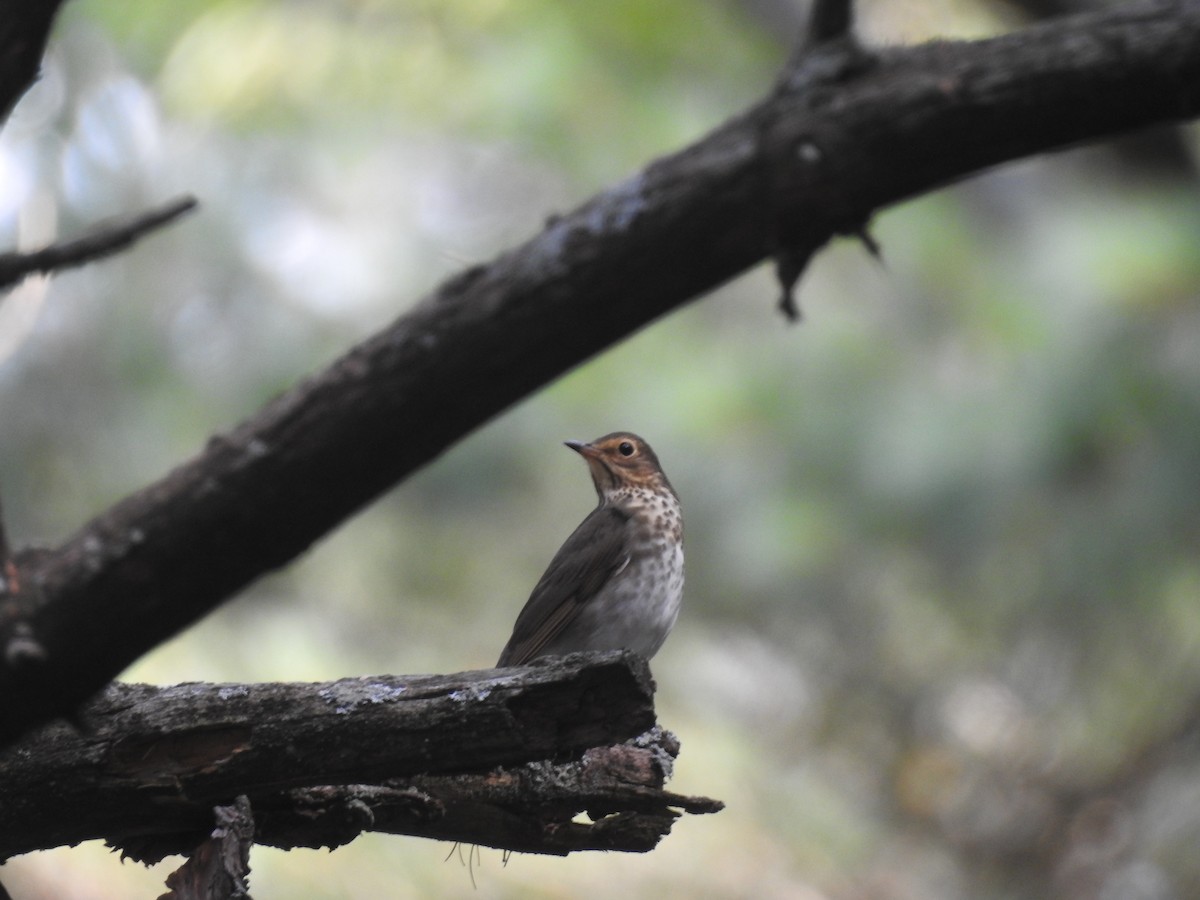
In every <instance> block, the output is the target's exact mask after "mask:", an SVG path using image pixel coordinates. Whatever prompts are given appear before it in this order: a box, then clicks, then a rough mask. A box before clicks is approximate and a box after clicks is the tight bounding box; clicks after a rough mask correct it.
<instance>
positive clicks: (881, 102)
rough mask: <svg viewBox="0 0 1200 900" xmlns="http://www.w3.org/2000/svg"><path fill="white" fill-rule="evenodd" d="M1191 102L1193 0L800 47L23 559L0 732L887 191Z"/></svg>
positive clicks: (1197, 93)
mask: <svg viewBox="0 0 1200 900" xmlns="http://www.w3.org/2000/svg"><path fill="white" fill-rule="evenodd" d="M1197 111H1200V3H1197V2H1195V0H1191V2H1178V0H1176V2H1168V0H1142V2H1134V3H1126V4H1121V5H1119V6H1117V7H1116V8H1113V9H1111V10H1106V11H1101V12H1097V13H1093V14H1088V15H1085V16H1080V17H1076V18H1070V19H1059V20H1056V21H1053V22H1049V23H1045V24H1042V25H1038V26H1035V27H1033V28H1030V29H1027V30H1025V31H1023V32H1020V33H1018V34H1014V35H1010V36H1006V37H1001V38H996V39H992V40H985V41H977V42H944V43H932V44H927V45H923V46H918V47H913V48H906V49H889V50H886V51H877V52H865V51H856V50H855V49H854V48H853V46H852V42H851V41H841V42H833V43H832V44H831V45H818V46H817V48H816V49H815V50H814V52H812V53H810V54H807V55H805V56H802V57H801V58H799V59H798V60H797V61H796V62H795V63H794V64H793V65H792V66H791V67H790V70H789V71H788V72H787V73H785V75H784V77H783V78H781V80H780V83H779V85H778V87H777V89H776V90H774V91H773V92H772V93H771V95H770V96H769V97H767V98H766V99H764V100H763V101H762V102H761V103H759V104H757V105H756V106H754V107H753V108H751V109H749V110H747V111H746V112H744V113H743V114H741V115H739V116H737V117H736V118H734V119H733V120H731V121H730V122H729V123H727V124H726V125H724V126H722V127H721V128H719V129H717V130H716V131H714V132H713V133H712V134H710V135H709V136H708V137H706V138H704V139H703V140H701V141H699V142H697V143H696V144H695V145H693V146H691V147H688V148H686V149H684V150H682V151H680V152H678V153H676V154H674V155H671V156H669V157H665V158H663V159H661V160H659V161H657V162H655V163H653V164H651V165H649V166H648V167H647V168H646V169H645V170H644V171H642V172H640V173H638V174H636V175H634V176H632V177H631V178H629V179H628V180H627V181H625V182H624V183H622V184H619V185H617V186H615V187H614V188H612V189H610V190H608V191H606V192H605V193H603V194H601V195H599V196H597V197H596V198H594V199H592V200H591V201H589V202H588V203H586V204H584V205H583V206H582V207H580V208H579V209H577V210H575V211H574V212H572V213H570V214H568V215H565V216H563V217H560V218H556V219H554V220H552V221H551V222H549V223H548V224H547V226H546V228H545V230H544V231H543V232H542V233H541V234H540V235H538V236H536V237H534V238H533V239H531V240H530V241H529V242H528V243H526V244H524V245H522V246H520V247H517V248H515V249H514V250H512V251H510V252H508V253H505V254H503V255H501V256H500V257H498V258H497V259H495V260H493V261H491V262H489V263H487V264H486V265H480V266H476V267H473V268H471V269H468V270H467V271H465V272H463V273H461V274H459V275H458V276H456V277H454V278H452V279H450V280H449V281H447V282H446V283H445V284H444V285H442V286H441V287H440V288H439V289H438V290H436V291H435V292H434V293H433V294H432V295H431V296H429V297H427V298H426V299H425V300H423V301H422V302H420V303H418V304H417V305H416V307H415V308H414V309H413V310H412V311H411V312H409V313H407V314H406V315H404V316H403V317H401V318H400V319H399V320H397V321H396V322H395V323H394V324H393V325H392V326H390V327H389V328H387V329H386V330H384V331H383V332H381V333H380V334H378V335H376V336H374V337H372V338H370V339H368V340H366V341H364V342H363V343H362V344H360V345H359V346H357V347H354V348H353V349H351V350H350V351H349V352H348V353H347V354H346V355H345V356H344V357H342V358H341V359H340V360H338V361H336V362H335V363H334V364H333V365H332V366H330V367H329V368H328V369H327V370H326V371H324V372H321V373H319V374H317V375H315V376H313V377H312V378H310V379H308V380H306V381H304V382H302V383H301V384H299V385H297V386H296V387H295V388H294V389H293V390H291V391H290V392H288V393H287V394H285V395H284V396H282V397H279V398H278V399H276V400H274V401H273V402H271V403H269V404H268V405H267V406H266V407H265V408H264V409H263V410H262V411H260V412H259V413H258V414H256V415H255V416H254V417H253V418H251V419H250V420H248V421H247V422H245V423H243V424H242V425H240V426H238V427H237V428H234V429H232V430H231V431H229V432H227V433H225V434H220V435H217V436H216V437H214V438H213V439H212V440H211V441H210V442H209V444H208V446H207V447H206V448H205V449H204V450H203V451H201V452H200V453H199V454H198V455H197V456H195V457H194V458H193V459H191V460H188V461H187V462H185V463H183V464H182V465H180V466H179V467H178V468H177V469H175V470H174V471H173V472H171V473H170V474H168V475H167V476H166V477H164V478H163V479H162V480H160V481H158V482H156V483H153V484H151V485H150V486H148V487H146V488H144V489H143V490H141V491H139V492H137V493H135V494H133V495H132V496H130V497H129V498H127V499H126V500H124V501H122V502H121V503H119V504H118V505H116V506H115V507H113V508H112V509H110V510H108V511H107V512H105V513H103V514H102V515H100V516H99V517H98V518H96V519H95V520H93V521H92V522H89V523H87V524H86V525H84V526H83V527H82V528H81V529H80V530H79V531H78V532H77V533H76V534H75V535H74V536H73V537H71V538H70V539H69V540H67V541H66V542H65V543H64V544H63V545H62V546H61V547H59V548H58V549H56V550H55V551H53V552H51V553H50V554H48V555H47V556H46V557H45V558H44V560H43V561H42V562H41V563H40V564H38V565H36V566H34V567H32V568H31V571H30V572H29V573H28V575H29V576H31V577H32V580H33V582H34V585H35V588H36V589H37V590H36V591H34V593H33V599H32V600H31V606H32V607H33V608H32V609H30V610H29V613H28V619H27V620H26V619H22V624H27V625H28V626H29V627H31V629H32V638H33V639H34V640H35V641H36V644H37V646H39V647H40V648H43V649H44V651H45V656H44V658H41V659H39V658H25V659H23V660H22V661H21V664H19V665H15V666H13V665H7V666H4V667H2V668H0V738H3V739H11V738H12V737H13V736H15V735H17V734H19V733H21V732H22V731H23V730H25V729H27V728H29V727H30V726H32V725H35V724H37V723H39V722H43V721H46V720H47V719H49V718H52V717H53V716H55V715H59V714H62V713H63V712H65V711H69V710H70V709H71V708H72V707H73V706H74V705H76V704H78V703H79V702H81V701H82V700H83V699H84V698H86V697H87V696H89V695H90V694H92V693H94V692H95V691H97V690H99V689H100V688H101V687H102V686H103V685H104V684H105V683H106V682H107V681H108V680H109V679H111V678H112V677H114V676H115V675H116V674H117V673H118V672H119V671H120V670H121V669H122V668H124V667H125V666H126V665H128V664H129V663H130V662H132V661H133V660H134V659H136V658H137V657H138V656H139V655H140V654H142V653H144V652H145V651H147V650H148V649H150V648H151V647H153V646H155V645H156V644H157V643H159V642H161V641H163V640H164V639H166V638H167V637H169V636H170V635H172V634H174V633H175V632H177V631H178V630H179V629H181V628H183V627H185V626H186V625H188V624H190V623H191V622H194V621H195V620H196V619H198V618H200V617H201V616H203V615H204V614H205V613H206V612H208V611H209V610H211V609H212V608H214V607H215V606H217V605H218V604H219V603H221V602H222V601H223V600H224V599H225V598H227V597H230V596H231V595H233V594H234V593H236V592H237V591H238V590H239V589H241V588H242V587H244V586H245V585H246V584H248V583H249V582H251V581H253V580H254V579H255V578H257V577H258V576H260V575H262V574H263V573H265V572H267V571H270V570H271V569H274V568H277V567H279V566H281V565H284V564H285V563H287V562H288V561H290V560H292V559H294V558H295V557H296V556H297V555H298V554H300V553H302V552H303V551H304V550H305V549H306V548H307V547H308V546H309V545H310V544H311V543H312V542H313V541H315V540H316V539H317V538H319V537H320V536H321V535H323V534H324V533H326V532H327V531H329V530H330V529H332V528H333V527H335V526H336V525H337V524H338V523H339V522H340V521H342V520H343V519H344V518H346V517H347V516H349V515H350V514H351V513H353V512H354V511H355V510H357V509H359V508H360V507H361V506H363V505H364V504H365V503H367V502H369V501H370V500H371V499H372V498H374V497H376V496H378V495H379V494H380V493H381V492H382V491H385V490H387V489H388V488H390V487H391V486H392V485H394V484H395V483H396V482H397V481H398V480H400V479H402V478H403V477H405V476H406V475H408V474H409V473H411V472H412V471H413V470H414V469H416V468H418V467H420V466H422V465H424V464H425V463H427V462H429V461H430V460H431V459H433V458H434V457H436V456H437V455H438V454H439V453H441V452H442V451H443V450H445V449H446V448H447V447H448V446H449V445H450V444H452V443H453V442H454V441H456V440H458V439H459V438H461V437H462V436H463V435H465V434H467V433H468V432H470V431H471V430H472V429H474V428H476V427H478V426H479V425H480V424H482V423H483V422H485V421H487V420H488V419H489V418H490V417H492V416H494V415H496V414H497V413H499V412H500V411H502V410H503V409H505V408H506V407H507V406H509V405H511V404H512V403H514V402H516V401H517V400H519V399H521V398H522V397H524V396H526V395H527V394H529V393H530V392H532V391H534V390H536V389H537V388H538V387H540V386H542V385H544V384H546V383H547V382H548V381H550V380H551V379H553V378H555V377H556V376H558V375H559V374H561V373H563V372H564V371H566V370H568V369H570V368H571V367H573V366H575V365H578V364H579V363H580V362H581V361H583V360H585V359H587V358H588V357H590V356H592V355H593V354H595V353H597V352H599V351H600V350H603V349H604V348H605V347H608V346H609V345H611V344H613V343H615V342H616V341H619V340H620V339H622V338H623V337H625V336H626V335H628V334H629V333H631V332H633V331H635V330H636V329H638V328H639V327H641V326H643V325H645V324H646V323H648V322H650V321H653V320H654V319H655V318H657V317H658V316H661V315H663V314H664V313H666V312H668V311H670V310H671V309H674V308H675V307H678V306H680V305H682V304H684V303H686V302H688V301H689V300H693V299H695V298H697V297H699V296H700V295H702V294H703V293H704V292H705V291H708V290H711V289H712V288H714V287H716V286H717V285H719V284H721V283H722V282H724V281H727V280H728V279H730V278H732V277H734V276H735V275H737V274H738V273H740V272H743V271H745V270H746V269H747V268H748V267H750V266H752V265H754V264H755V263H757V262H759V261H761V260H763V259H764V258H766V257H768V256H772V255H773V256H775V257H776V258H777V259H778V260H779V263H780V272H781V275H782V276H783V277H784V278H785V280H791V279H792V278H794V277H795V276H797V275H798V274H799V272H800V271H801V270H802V269H803V267H804V264H805V263H806V261H807V260H808V259H809V258H810V257H811V255H812V254H813V253H815V252H816V251H817V250H818V249H819V248H820V247H821V246H823V245H824V243H825V242H826V241H828V240H829V239H830V238H831V237H833V236H834V235H836V234H839V233H861V232H862V230H863V229H864V227H865V225H866V223H867V222H868V220H869V218H870V216H871V215H872V214H873V213H874V212H875V211H876V210H878V209H880V208H881V207H884V206H887V205H888V204H892V203H896V202H898V201H900V200H903V199H905V198H907V197H911V196H913V195H916V194H919V193H922V192H925V191H928V190H931V189H933V188H935V187H938V186H939V185H942V184H945V183H947V182H949V181H952V180H954V179H956V178H961V177H963V176H966V175H969V174H971V173H973V172H977V171H980V170H981V169H984V168H986V167H988V166H992V165H995V164H997V163H1000V162H1004V161H1006V160H1012V159H1017V158H1020V157H1023V156H1028V155H1030V154H1034V153H1039V152H1044V151H1047V150H1050V149H1053V148H1056V147H1061V146H1063V145H1066V144H1070V143H1075V142H1080V141H1087V140H1096V139H1098V138H1101V137H1104V136H1106V135H1111V134H1114V133H1117V132H1123V131H1128V130H1131V129H1135V128H1140V127H1143V126H1146V125H1150V124H1153V123H1156V122H1164V121H1176V120H1181V119H1184V118H1187V117H1191V116H1194V115H1195V114H1196V113H1197ZM25 581H26V582H29V581H30V577H27V578H26V579H25ZM38 591H40V598H39V597H38ZM0 630H2V629H0ZM101 634H102V635H104V639H103V640H97V639H96V637H97V635H101ZM7 637H8V636H7V634H0V647H2V646H6V645H7Z"/></svg>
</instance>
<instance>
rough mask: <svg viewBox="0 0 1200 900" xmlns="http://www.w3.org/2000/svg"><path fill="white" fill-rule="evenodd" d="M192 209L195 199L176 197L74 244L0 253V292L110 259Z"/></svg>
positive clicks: (109, 224) (71, 242)
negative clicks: (28, 279)
mask: <svg viewBox="0 0 1200 900" xmlns="http://www.w3.org/2000/svg"><path fill="white" fill-rule="evenodd" d="M195 206H196V198H195V197H192V196H184V197H178V198H176V199H174V200H172V201H171V202H170V203H167V204H165V205H164V206H161V207H159V208H158V209H152V210H150V211H149V212H144V213H141V214H140V215H136V216H133V217H132V218H128V219H125V220H124V221H118V222H110V223H107V224H105V225H101V226H99V227H97V228H96V230H95V231H93V232H92V233H91V234H86V235H84V236H83V237H80V238H75V239H74V240H69V241H63V242H61V243H58V244H51V245H50V246H48V247H43V248H42V249H41V250H34V251H33V252H31V253H0V289H3V288H7V287H11V286H12V285H14V284H18V283H19V282H20V281H22V280H23V279H24V278H26V277H27V276H29V275H32V274H34V273H35V272H41V273H46V272H55V271H58V270H59V269H66V268H70V267H71V266H81V265H83V264H84V263H88V262H91V261H93V260H96V259H101V258H103V257H105V256H110V255H111V254H113V253H116V252H117V251H118V250H122V249H124V248H125V247H128V246H129V245H130V244H132V243H133V242H134V241H136V240H138V238H140V237H142V236H143V235H145V234H148V233H149V232H151V231H154V230H155V229H157V228H161V227H163V226H164V225H166V224H168V223H169V222H171V221H172V220H174V219H176V218H178V217H179V216H181V215H183V214H184V213H185V212H188V211H189V210H191V209H194V208H195Z"/></svg>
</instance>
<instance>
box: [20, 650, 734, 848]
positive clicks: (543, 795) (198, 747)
mask: <svg viewBox="0 0 1200 900" xmlns="http://www.w3.org/2000/svg"><path fill="white" fill-rule="evenodd" d="M647 731H649V732H650V735H649V736H648V737H647V738H646V739H644V740H642V741H641V742H639V743H635V744H631V745H626V744H622V742H624V741H628V740H630V739H631V738H636V737H637V736H638V735H643V734H644V733H646V732H647ZM613 745H616V746H613ZM676 751H677V745H675V744H674V742H673V741H672V740H671V739H670V738H669V737H668V736H666V735H665V734H664V733H662V732H660V731H658V730H657V729H656V728H655V727H654V707H653V683H652V682H651V680H650V674H649V670H648V669H647V667H646V663H645V661H644V660H643V659H641V658H640V657H638V656H635V655H634V654H632V653H606V654H590V655H589V654H577V655H575V656H570V657H564V658H560V659H555V660H545V661H542V662H540V663H537V664H535V665H533V666H529V667H525V668H519V669H501V670H495V669H493V670H488V671H483V672H464V673H460V674H458V675H421V676H378V677H372V678H348V679H343V680H341V681H336V682H331V683H329V684H323V685H321V684H318V685H314V684H250V685H204V684H183V685H176V686H173V687H166V688H158V687H151V686H149V685H127V684H114V685H111V686H110V687H109V688H108V689H107V690H106V691H105V692H104V693H103V694H102V695H100V696H99V697H98V698H97V699H95V700H94V701H92V702H90V703H89V704H87V705H86V706H85V707H84V708H83V709H82V710H81V711H80V714H79V716H78V717H77V727H76V726H69V725H66V724H58V725H51V726H48V727H46V728H44V729H42V730H41V731H40V732H38V733H37V734H36V735H33V736H30V737H28V738H25V739H24V740H22V741H21V742H19V743H17V744H15V745H14V746H13V747H11V748H10V749H9V750H8V751H7V752H5V753H3V754H0V797H3V798H4V799H3V803H0V860H3V859H6V858H8V857H10V856H13V855H15V854H18V853H25V852H28V851H30V850H36V849H42V848H47V847H55V846H59V845H62V844H75V843H78V842H79V841H84V840H90V839H95V838H103V839H106V840H108V841H109V843H111V844H113V845H115V846H118V847H120V848H121V849H122V850H124V851H125V852H126V853H128V854H129V855H131V856H134V857H135V858H137V859H142V860H157V859H160V858H161V857H162V856H164V855H166V854H169V853H181V852H187V851H190V850H191V849H192V848H193V847H195V846H196V845H197V844H198V843H199V842H200V841H201V840H202V839H203V838H204V837H205V836H207V834H208V832H210V831H211V830H212V808H213V807H214V806H215V805H218V804H223V803H230V802H232V801H233V800H234V798H236V797H238V796H240V795H244V796H246V797H248V798H249V800H250V804H251V808H252V809H253V813H254V821H255V823H256V833H255V838H254V839H255V841H256V842H259V843H268V844H273V845H275V846H280V847H295V846H304V847H318V846H329V847H333V846H337V845H339V844H343V843H346V842H347V841H349V840H352V839H353V838H354V837H355V836H356V835H358V834H359V833H360V832H361V831H365V830H370V831H389V832H392V833H398V834H415V835H421V836H425V837H434V838H439V839H446V840H459V841H467V842H471V843H477V844H486V845H489V846H493V847H501V848H505V849H511V850H522V851H528V852H541V853H560V854H561V853H566V852H569V851H570V850H579V849H588V848H601V849H614V850H636V851H643V850H649V849H650V848H651V847H653V846H654V844H655V843H657V841H658V838H659V837H661V836H662V835H663V834H665V833H666V832H667V831H668V830H669V829H670V824H671V821H672V819H673V818H674V816H675V815H676V813H674V812H673V811H672V808H683V809H690V810H693V811H696V812H711V811H715V810H716V809H719V808H720V804H719V803H717V802H716V801H711V800H704V799H702V798H695V799H694V798H687V797H680V796H678V795H675V794H670V793H668V792H665V791H663V790H662V785H663V782H664V781H665V779H666V778H667V777H668V776H669V775H670V763H671V760H672V758H673V757H674V755H675V752H676ZM584 810H587V811H588V812H589V813H590V814H591V816H592V818H593V819H595V820H596V821H594V822H592V823H581V822H574V821H573V819H574V817H575V816H576V815H577V814H578V813H580V812H583V811H584ZM610 813H623V815H622V816H617V817H614V818H613V819H608V818H603V816H607V815H608V814H610Z"/></svg>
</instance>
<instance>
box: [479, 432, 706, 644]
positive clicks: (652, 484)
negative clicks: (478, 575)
mask: <svg viewBox="0 0 1200 900" xmlns="http://www.w3.org/2000/svg"><path fill="white" fill-rule="evenodd" d="M566 444H567V446H568V447H570V448H571V449H572V450H574V451H575V452H576V453H578V454H579V455H580V456H582V457H583V458H584V459H585V460H587V464H588V468H589V469H590V470H591V472H592V481H593V482H594V483H595V485H596V493H597V494H598V495H599V497H600V505H599V506H597V507H596V508H595V509H594V510H592V512H591V513H590V514H589V515H588V517H587V518H586V519H584V520H583V522H581V523H580V525H579V527H578V528H576V529H575V531H574V533H573V534H572V535H571V536H570V537H569V538H567V541H566V543H565V544H563V545H562V547H561V548H560V549H559V551H558V553H556V554H555V556H554V559H553V560H551V562H550V567H549V568H548V569H546V573H545V574H544V575H543V576H542V578H541V580H540V581H539V582H538V583H537V586H536V587H535V588H534V589H533V593H532V594H530V596H529V600H528V601H526V603H525V608H524V609H522V610H521V614H520V615H519V616H517V624H516V625H515V626H514V627H513V633H512V637H511V638H509V639H508V644H506V645H505V647H504V652H503V653H501V654H500V661H499V662H498V663H497V664H496V665H497V666H520V665H524V664H525V663H527V662H529V661H530V660H532V659H536V658H537V657H539V656H553V655H559V654H564V653H573V652H575V651H577V650H618V649H622V648H624V649H629V650H633V651H635V652H636V653H640V654H641V655H642V656H644V657H646V658H647V659H649V658H650V657H652V656H653V655H654V654H655V653H656V652H657V651H658V648H659V647H661V646H662V643H663V641H665V640H666V639H667V634H668V633H670V631H671V628H672V626H674V624H675V619H676V617H677V616H678V615H679V602H680V600H681V599H682V598H683V513H682V511H681V510H680V508H679V498H678V497H676V496H675V490H674V489H673V488H672V487H671V482H669V481H667V476H666V475H664V474H663V470H662V468H661V467H660V466H659V464H658V457H656V456H655V455H654V451H653V450H651V449H650V445H649V444H647V443H646V442H645V441H643V440H642V439H641V438H640V437H638V436H637V435H636V434H629V433H628V432H623V431H618V432H614V433H613V434H606V435H605V436H604V437H602V438H597V439H596V440H594V441H592V442H591V443H590V444H584V443H581V442H579V441H567V442H566Z"/></svg>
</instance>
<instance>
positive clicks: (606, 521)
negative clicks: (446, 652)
mask: <svg viewBox="0 0 1200 900" xmlns="http://www.w3.org/2000/svg"><path fill="white" fill-rule="evenodd" d="M628 528H629V516H628V515H627V514H626V513H624V512H621V511H620V510H617V509H613V508H612V507H607V506H601V507H597V508H596V509H594V510H592V512H591V513H590V514H589V515H588V517H587V518H586V519H584V520H583V521H582V522H580V523H579V527H578V528H576V529H575V531H574V532H572V534H571V536H570V537H569V538H567V540H566V543H564V544H563V545H562V547H560V548H559V550H558V553H556V554H555V555H554V559H552V560H551V561H550V565H549V567H548V568H547V569H546V572H545V574H544V575H542V577H541V580H540V581H538V583H537V585H536V586H535V587H534V589H533V593H532V594H530V595H529V599H528V600H527V601H526V602H525V608H524V609H522V610H521V614H520V615H519V616H517V624H516V625H514V626H513V633H512V637H510V638H509V639H508V643H507V644H506V645H505V646H504V652H502V653H501V654H500V661H499V662H498V663H496V665H497V666H521V665H524V664H525V663H527V662H529V661H530V660H531V659H534V658H535V657H537V656H538V654H540V653H541V651H542V650H543V649H544V648H545V647H546V645H547V644H549V643H550V642H551V641H553V640H554V639H555V638H556V637H558V636H559V635H560V634H562V632H563V629H564V628H566V627H567V626H568V625H570V624H571V622H573V621H574V620H575V618H576V617H577V616H578V615H579V610H580V609H582V608H583V605H584V604H586V603H587V602H588V600H590V599H591V598H592V597H594V596H596V594H597V593H598V592H599V591H600V589H601V588H602V587H604V585H605V584H607V583H608V580H609V579H610V578H612V576H613V575H614V574H615V573H616V572H617V571H619V570H620V569H621V567H622V566H624V565H625V563H626V553H625V547H626V533H627V530H628Z"/></svg>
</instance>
